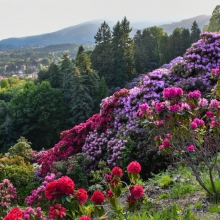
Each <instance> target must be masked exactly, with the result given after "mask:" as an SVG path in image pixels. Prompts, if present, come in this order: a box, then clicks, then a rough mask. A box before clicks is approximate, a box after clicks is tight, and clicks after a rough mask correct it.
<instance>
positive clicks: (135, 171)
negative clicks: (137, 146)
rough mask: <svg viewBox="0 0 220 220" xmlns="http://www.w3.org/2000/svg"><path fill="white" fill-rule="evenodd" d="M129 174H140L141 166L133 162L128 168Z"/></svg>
mask: <svg viewBox="0 0 220 220" xmlns="http://www.w3.org/2000/svg"><path fill="white" fill-rule="evenodd" d="M127 171H128V173H132V174H138V173H140V171H141V165H140V164H139V163H138V162H137V161H133V162H131V163H129V164H128V166H127Z"/></svg>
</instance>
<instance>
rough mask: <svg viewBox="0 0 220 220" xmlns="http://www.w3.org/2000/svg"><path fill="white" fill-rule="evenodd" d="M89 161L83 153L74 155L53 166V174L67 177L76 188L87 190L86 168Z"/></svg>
mask: <svg viewBox="0 0 220 220" xmlns="http://www.w3.org/2000/svg"><path fill="white" fill-rule="evenodd" d="M90 162H91V161H90V159H89V158H88V157H87V155H86V154H84V153H79V154H76V155H75V156H71V157H69V158H68V159H67V161H59V162H55V163H54V164H53V169H52V171H53V173H54V174H55V175H56V176H57V177H60V176H69V177H70V178H71V179H72V180H73V181H74V183H75V184H76V188H82V187H84V188H86V189H87V188H88V186H89V184H88V177H87V174H86V167H87V165H88V164H89V163H90Z"/></svg>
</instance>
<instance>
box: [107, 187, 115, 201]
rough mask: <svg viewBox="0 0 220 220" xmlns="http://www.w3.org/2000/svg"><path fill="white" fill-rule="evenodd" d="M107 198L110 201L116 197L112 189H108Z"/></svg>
mask: <svg viewBox="0 0 220 220" xmlns="http://www.w3.org/2000/svg"><path fill="white" fill-rule="evenodd" d="M106 197H107V198H108V199H112V198H113V197H114V194H113V192H112V191H111V190H110V189H107V191H106Z"/></svg>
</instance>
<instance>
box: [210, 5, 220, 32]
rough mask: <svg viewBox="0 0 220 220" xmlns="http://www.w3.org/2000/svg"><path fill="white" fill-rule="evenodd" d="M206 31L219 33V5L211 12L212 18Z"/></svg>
mask: <svg viewBox="0 0 220 220" xmlns="http://www.w3.org/2000/svg"><path fill="white" fill-rule="evenodd" d="M207 31H209V32H219V31H220V5H217V6H216V7H215V9H214V11H213V12H212V17H211V19H210V21H209V24H208V27H207Z"/></svg>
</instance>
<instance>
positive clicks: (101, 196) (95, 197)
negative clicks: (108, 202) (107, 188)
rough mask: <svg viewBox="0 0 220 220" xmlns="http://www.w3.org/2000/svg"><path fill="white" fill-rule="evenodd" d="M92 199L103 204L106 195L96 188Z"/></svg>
mask: <svg viewBox="0 0 220 220" xmlns="http://www.w3.org/2000/svg"><path fill="white" fill-rule="evenodd" d="M91 201H92V202H93V203H95V204H102V203H103V202H104V201H105V196H104V194H103V193H102V192H101V191H100V190H96V191H95V192H94V193H93V194H92V196H91Z"/></svg>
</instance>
